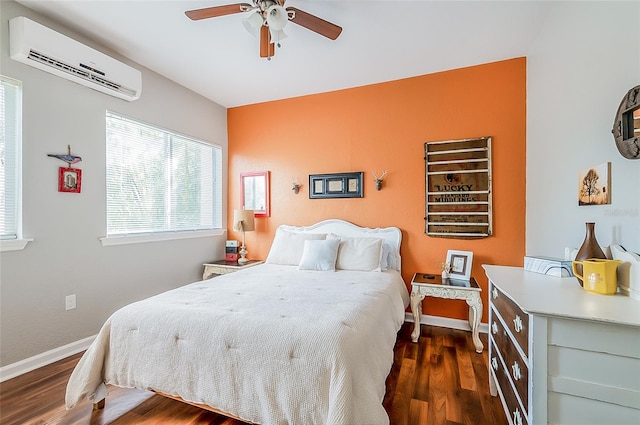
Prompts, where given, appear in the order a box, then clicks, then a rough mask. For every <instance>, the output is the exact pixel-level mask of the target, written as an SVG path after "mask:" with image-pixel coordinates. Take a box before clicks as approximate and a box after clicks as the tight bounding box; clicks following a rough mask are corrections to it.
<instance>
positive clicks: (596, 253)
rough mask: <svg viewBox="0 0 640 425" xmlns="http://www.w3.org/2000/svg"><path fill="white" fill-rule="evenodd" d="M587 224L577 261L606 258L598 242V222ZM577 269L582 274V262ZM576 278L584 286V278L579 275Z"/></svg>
mask: <svg viewBox="0 0 640 425" xmlns="http://www.w3.org/2000/svg"><path fill="white" fill-rule="evenodd" d="M585 224H586V226H587V233H586V234H585V236H584V242H582V246H581V247H580V249H579V250H578V253H577V254H576V261H583V260H586V259H589V258H600V259H606V258H607V256H606V255H604V252H602V248H600V244H598V241H597V240H596V232H595V227H596V223H585ZM576 269H577V270H578V273H580V274H582V264H577V265H576ZM576 279H578V282H580V286H582V285H583V283H582V279H580V278H579V277H577V276H576Z"/></svg>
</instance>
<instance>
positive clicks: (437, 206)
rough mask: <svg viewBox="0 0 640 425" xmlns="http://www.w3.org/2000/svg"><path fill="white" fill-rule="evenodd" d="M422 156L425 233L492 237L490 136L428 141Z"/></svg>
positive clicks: (444, 235) (450, 236)
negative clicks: (424, 178)
mask: <svg viewBox="0 0 640 425" xmlns="http://www.w3.org/2000/svg"><path fill="white" fill-rule="evenodd" d="M424 153H425V176H426V194H425V209H426V217H425V233H426V234H427V235H429V236H434V237H441V238H457V239H475V238H484V237H487V236H491V233H492V212H491V210H492V206H491V137H479V138H475V139H462V140H445V141H437V142H427V143H425V144H424Z"/></svg>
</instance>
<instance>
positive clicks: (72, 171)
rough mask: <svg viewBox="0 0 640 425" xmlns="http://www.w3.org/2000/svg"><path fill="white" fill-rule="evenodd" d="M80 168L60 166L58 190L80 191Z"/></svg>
mask: <svg viewBox="0 0 640 425" xmlns="http://www.w3.org/2000/svg"><path fill="white" fill-rule="evenodd" d="M81 185H82V170H81V169H79V168H65V167H60V169H59V170H58V192H70V193H80V187H81Z"/></svg>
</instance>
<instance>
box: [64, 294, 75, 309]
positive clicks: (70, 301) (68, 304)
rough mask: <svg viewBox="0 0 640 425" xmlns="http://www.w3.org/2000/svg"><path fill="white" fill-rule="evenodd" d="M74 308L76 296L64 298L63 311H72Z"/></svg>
mask: <svg viewBox="0 0 640 425" xmlns="http://www.w3.org/2000/svg"><path fill="white" fill-rule="evenodd" d="M74 308H76V294H71V295H67V296H66V297H64V309H65V310H73V309H74Z"/></svg>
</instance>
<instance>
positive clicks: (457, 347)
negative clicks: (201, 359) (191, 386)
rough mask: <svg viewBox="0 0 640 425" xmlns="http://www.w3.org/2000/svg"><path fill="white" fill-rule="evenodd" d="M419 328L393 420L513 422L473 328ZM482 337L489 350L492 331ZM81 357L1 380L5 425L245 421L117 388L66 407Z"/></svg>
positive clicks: (401, 344)
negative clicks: (97, 404)
mask: <svg viewBox="0 0 640 425" xmlns="http://www.w3.org/2000/svg"><path fill="white" fill-rule="evenodd" d="M412 327H413V325H412V324H411V323H405V324H404V325H403V327H402V329H401V330H400V332H399V334H398V341H397V343H396V346H395V350H394V353H395V359H394V363H393V367H392V370H391V373H390V374H389V377H388V378H387V393H386V396H385V398H384V402H383V404H384V407H385V409H386V410H387V412H388V413H389V418H390V420H391V424H392V425H418V424H420V425H422V424H429V425H431V424H433V425H437V424H443V425H455V424H469V425H471V424H473V425H482V424H487V425H490V424H496V425H506V424H507V419H506V417H505V415H504V412H503V410H502V406H501V404H500V399H499V398H497V397H491V395H490V394H489V384H488V367H487V351H486V349H485V351H484V352H483V353H482V354H477V353H476V352H475V351H474V349H473V342H472V340H471V333H470V332H465V331H458V330H451V329H446V328H438V327H432V326H424V325H423V326H422V335H421V337H420V341H419V343H418V344H413V343H412V342H411V338H410V332H411V329H412ZM481 339H482V342H483V344H484V345H485V347H486V346H487V336H486V334H481ZM79 358H80V355H79V354H78V355H75V356H71V357H69V358H66V359H64V360H61V361H59V362H56V363H54V364H51V365H49V366H46V367H43V368H40V369H38V370H34V371H32V372H29V373H26V374H24V375H22V376H19V377H17V378H14V379H11V380H8V381H6V382H3V383H2V384H0V423H1V424H2V425H13V424H16V425H17V424H20V425H26V424H56V425H58V424H59V425H73V424H113V425H128V424H136V425H139V424H171V425H173V424H175V425H194V424H209V425H222V424H224V425H244V423H243V422H240V421H237V420H233V419H229V418H226V417H224V416H220V415H217V414H214V413H211V412H208V411H205V410H202V409H199V408H197V407H193V406H190V405H187V404H184V403H180V402H178V401H174V400H171V399H168V398H165V397H162V396H159V395H155V394H154V393H151V392H148V391H140V390H133V389H122V388H116V387H110V390H109V391H110V392H109V396H108V397H107V403H106V407H105V408H104V409H102V410H97V411H93V410H92V406H91V404H90V403H89V402H87V401H84V402H82V403H81V404H79V405H78V406H76V407H75V408H73V409H71V410H65V406H64V392H65V387H66V384H67V380H68V378H69V375H70V374H71V371H72V370H73V367H74V366H75V365H76V363H77V362H78V359H79ZM297 425H312V424H297Z"/></svg>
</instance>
